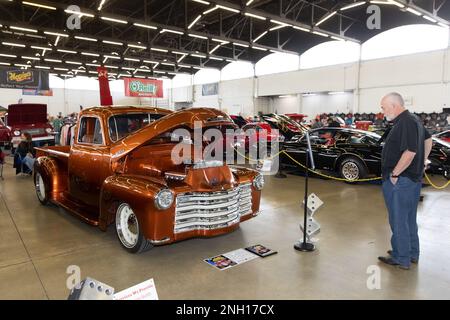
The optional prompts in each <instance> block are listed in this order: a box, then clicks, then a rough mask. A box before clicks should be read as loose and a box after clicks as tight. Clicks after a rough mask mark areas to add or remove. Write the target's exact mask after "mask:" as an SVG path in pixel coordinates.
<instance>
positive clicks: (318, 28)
mask: <svg viewBox="0 0 450 320" xmlns="http://www.w3.org/2000/svg"><path fill="white" fill-rule="evenodd" d="M374 4H375V5H378V7H379V8H380V9H381V11H380V19H381V20H380V22H381V25H380V27H381V28H380V29H373V30H370V29H369V28H368V27H367V24H366V22H367V20H368V18H369V17H370V16H371V15H372V13H367V10H368V8H369V6H371V5H374ZM74 5H75V6H76V7H73V6H74ZM449 20H450V3H449V2H447V1H446V0H435V1H433V0H416V1H404V0H403V1H402V0H397V1H389V0H387V1H336V0H253V1H252V0H228V1H222V0H127V1H123V0H122V1H119V0H70V1H69V0H64V1H44V0H29V1H19V0H13V1H8V0H0V25H1V26H0V30H1V33H0V41H1V45H0V64H1V65H4V66H8V65H10V66H16V67H25V66H31V67H35V68H41V69H46V70H49V71H50V72H51V73H54V74H57V75H59V76H62V77H66V76H74V75H75V74H77V75H86V76H91V77H95V75H96V73H97V72H96V67H97V66H100V65H102V66H106V67H107V68H108V71H109V72H110V73H111V76H112V77H119V76H137V77H164V76H165V77H169V78H172V77H174V76H175V75H176V74H177V73H195V72H197V70H199V69H202V68H218V69H220V68H223V67H224V66H225V65H226V64H228V63H229V62H232V61H250V62H252V63H255V62H257V61H258V60H260V59H261V58H263V57H264V56H266V55H268V54H270V53H272V52H286V53H294V54H302V53H303V52H305V51H306V50H308V49H309V48H311V47H313V46H315V45H317V44H320V43H322V42H325V41H330V40H342V41H354V42H358V43H362V42H364V41H366V40H368V39H369V38H371V37H373V36H375V35H377V34H378V33H381V32H384V31H386V30H389V29H392V28H395V27H398V26H402V25H407V24H417V23H427V24H435V25H437V24H439V25H441V26H443V27H445V26H446V25H447V24H448V21H449ZM78 22H79V23H78Z"/></svg>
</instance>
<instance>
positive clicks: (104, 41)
mask: <svg viewBox="0 0 450 320" xmlns="http://www.w3.org/2000/svg"><path fill="white" fill-rule="evenodd" d="M102 42H103V43H107V44H113V45H116V46H123V43H122V42H115V41H108V40H103V41H102Z"/></svg>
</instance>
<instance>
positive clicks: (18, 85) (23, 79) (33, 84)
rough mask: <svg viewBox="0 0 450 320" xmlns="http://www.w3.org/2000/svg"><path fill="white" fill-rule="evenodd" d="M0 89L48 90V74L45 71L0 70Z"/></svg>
mask: <svg viewBox="0 0 450 320" xmlns="http://www.w3.org/2000/svg"><path fill="white" fill-rule="evenodd" d="M0 88H6V89H33V90H49V89H50V88H49V73H48V71H45V70H31V69H26V70H25V69H17V68H0Z"/></svg>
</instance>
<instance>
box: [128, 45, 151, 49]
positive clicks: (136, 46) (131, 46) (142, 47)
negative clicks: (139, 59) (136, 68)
mask: <svg viewBox="0 0 450 320" xmlns="http://www.w3.org/2000/svg"><path fill="white" fill-rule="evenodd" d="M128 46H129V47H130V48H136V49H142V50H145V49H147V47H145V46H140V45H137V44H128Z"/></svg>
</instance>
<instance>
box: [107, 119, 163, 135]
mask: <svg viewBox="0 0 450 320" xmlns="http://www.w3.org/2000/svg"><path fill="white" fill-rule="evenodd" d="M162 117H164V115H163V114H151V113H129V114H119V115H116V116H112V117H110V118H109V136H110V138H111V141H114V142H115V141H118V140H120V139H123V138H124V137H126V136H127V135H129V134H130V133H133V132H135V131H137V130H139V129H141V128H143V127H145V126H147V125H149V124H150V123H152V122H154V121H156V120H158V119H160V118H162Z"/></svg>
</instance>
